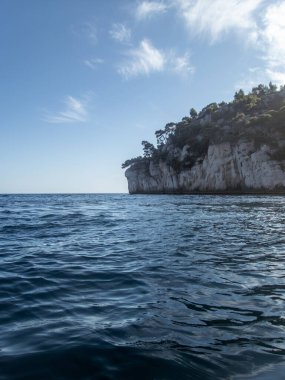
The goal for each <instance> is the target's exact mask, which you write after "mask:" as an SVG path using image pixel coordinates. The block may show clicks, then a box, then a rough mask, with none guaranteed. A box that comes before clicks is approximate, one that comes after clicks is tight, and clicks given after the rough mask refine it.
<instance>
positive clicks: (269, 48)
mask: <svg viewBox="0 0 285 380" xmlns="http://www.w3.org/2000/svg"><path fill="white" fill-rule="evenodd" d="M262 23H263V24H262V26H261V30H260V33H259V46H260V48H261V49H262V51H263V59H264V62H265V66H266V73H267V75H268V77H269V78H270V79H271V80H272V81H274V82H275V83H277V84H284V83H285V1H281V2H278V3H276V4H272V5H270V6H268V7H267V9H266V11H265V14H264V16H263V20H262Z"/></svg>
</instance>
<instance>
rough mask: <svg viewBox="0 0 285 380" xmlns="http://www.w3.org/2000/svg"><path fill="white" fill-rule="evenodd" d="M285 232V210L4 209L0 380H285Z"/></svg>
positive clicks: (274, 206)
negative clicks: (251, 379) (244, 377)
mask: <svg viewBox="0 0 285 380" xmlns="http://www.w3.org/2000/svg"><path fill="white" fill-rule="evenodd" d="M284 226H285V198H284V197H273V196H272V197H262V196H250V197H243V196H240V197H231V196H129V195H6V196H4V195H3V196H0V237H1V239H0V379H1V380H4V379H5V380H6V379H9V380H10V379H18V380H20V379H27V380H33V379H37V380H42V379H86V380H87V379H88V380H89V379H175V380H176V379H177V380H178V379H203V380H208V379H211V380H212V379H235V378H236V377H237V378H238V379H239V378H240V376H241V375H250V374H255V375H254V376H255V377H254V378H256V379H257V378H260V379H275V380H276V379H284V378H285V375H283V374H284V373H285V369H284V368H285V367H282V366H283V364H282V363H283V362H284V355H285V304H284V300H285V236H284ZM280 364H281V367H280ZM264 369H265V370H266V371H267V372H265V373H264V372H262V371H263V370H264ZM283 369H284V370H283ZM264 376H265V377H264ZM282 376H283V377H282Z"/></svg>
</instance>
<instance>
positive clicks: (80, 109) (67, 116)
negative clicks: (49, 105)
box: [44, 96, 88, 124]
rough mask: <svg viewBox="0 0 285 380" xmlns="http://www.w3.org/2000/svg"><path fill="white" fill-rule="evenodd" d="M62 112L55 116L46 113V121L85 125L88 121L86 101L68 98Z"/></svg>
mask: <svg viewBox="0 0 285 380" xmlns="http://www.w3.org/2000/svg"><path fill="white" fill-rule="evenodd" d="M63 103H64V107H63V110H62V111H58V112H56V113H54V114H51V113H46V115H45V117H44V120H45V121H46V122H48V123H52V124H59V123H84V122H86V121H87V116H88V113H87V109H86V104H85V103H86V101H84V100H79V99H76V98H75V97H73V96H67V97H66V98H65V100H64V102H63Z"/></svg>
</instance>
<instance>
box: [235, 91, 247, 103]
mask: <svg viewBox="0 0 285 380" xmlns="http://www.w3.org/2000/svg"><path fill="white" fill-rule="evenodd" d="M244 98H245V94H244V91H243V90H242V89H240V90H239V91H237V92H236V93H235V96H234V99H235V101H236V102H238V101H240V100H243V99H244Z"/></svg>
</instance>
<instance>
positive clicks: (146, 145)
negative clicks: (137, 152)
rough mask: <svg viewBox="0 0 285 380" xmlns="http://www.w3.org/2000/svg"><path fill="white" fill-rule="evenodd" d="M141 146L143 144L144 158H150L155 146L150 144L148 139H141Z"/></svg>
mask: <svg viewBox="0 0 285 380" xmlns="http://www.w3.org/2000/svg"><path fill="white" fill-rule="evenodd" d="M142 146H143V153H144V157H145V158H151V156H152V155H153V153H154V151H155V147H154V145H153V144H151V143H150V142H148V141H145V140H144V141H142Z"/></svg>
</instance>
